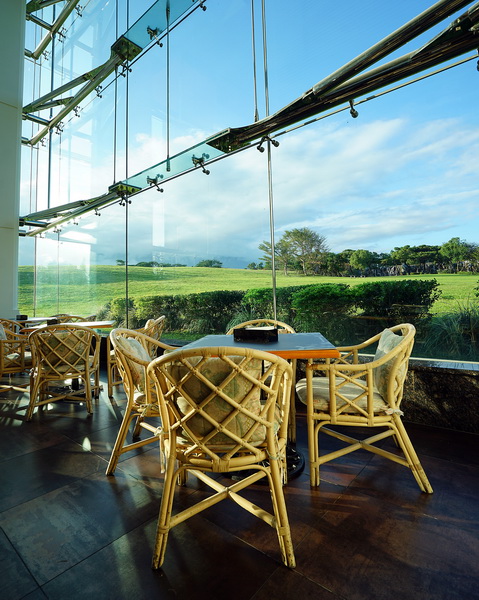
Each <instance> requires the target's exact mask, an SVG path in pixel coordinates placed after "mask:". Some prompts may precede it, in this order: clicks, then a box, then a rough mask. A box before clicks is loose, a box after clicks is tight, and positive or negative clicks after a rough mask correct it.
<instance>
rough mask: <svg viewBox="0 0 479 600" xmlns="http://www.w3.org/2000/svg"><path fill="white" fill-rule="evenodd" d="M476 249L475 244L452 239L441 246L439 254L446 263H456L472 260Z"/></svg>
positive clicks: (456, 238) (455, 238)
mask: <svg viewBox="0 0 479 600" xmlns="http://www.w3.org/2000/svg"><path fill="white" fill-rule="evenodd" d="M477 248H478V247H477V244H472V243H470V242H466V240H461V239H459V238H458V237H453V238H451V239H450V240H449V241H448V242H446V243H444V244H443V245H442V246H441V248H440V250H439V254H440V255H441V256H442V257H443V258H444V259H445V260H446V261H448V262H451V263H458V262H462V261H464V260H473V259H474V258H475V255H476V253H477Z"/></svg>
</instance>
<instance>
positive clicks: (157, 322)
mask: <svg viewBox="0 0 479 600" xmlns="http://www.w3.org/2000/svg"><path fill="white" fill-rule="evenodd" d="M165 324H166V317H165V316H161V317H158V318H157V319H148V321H147V322H146V323H145V326H144V327H140V328H139V329H134V330H129V331H138V332H139V333H143V334H145V335H147V336H148V337H150V338H152V339H154V340H156V341H159V340H160V338H161V334H162V333H163V330H164V328H165ZM155 352H156V347H155V346H154V345H152V346H151V347H149V348H148V353H149V354H150V356H151V358H156V354H155ZM106 373H107V384H108V396H109V397H110V398H111V397H112V396H113V388H114V387H115V386H117V385H120V383H122V382H123V380H122V378H121V375H120V371H119V369H118V365H117V360H116V356H115V351H114V349H113V345H112V343H111V340H110V336H108V337H107V339H106Z"/></svg>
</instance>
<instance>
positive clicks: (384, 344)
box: [373, 329, 407, 397]
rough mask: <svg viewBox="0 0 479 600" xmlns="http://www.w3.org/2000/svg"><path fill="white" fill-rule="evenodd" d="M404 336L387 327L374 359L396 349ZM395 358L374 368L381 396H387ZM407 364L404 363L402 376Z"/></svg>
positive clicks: (376, 384)
mask: <svg viewBox="0 0 479 600" xmlns="http://www.w3.org/2000/svg"><path fill="white" fill-rule="evenodd" d="M403 339H404V338H403V337H402V336H400V335H396V334H395V333H394V332H392V331H391V330H390V329H385V330H384V331H383V332H382V334H381V337H380V338H379V343H378V349H377V350H376V354H375V355H374V360H379V359H381V358H383V356H385V355H386V354H389V352H391V350H394V348H396V346H397V345H398V344H400V343H401V342H402V341H403ZM393 364H394V360H388V361H387V362H385V363H383V364H382V365H379V366H378V367H377V368H375V369H374V375H373V377H374V385H375V387H376V388H377V389H378V391H379V393H380V394H381V396H383V397H386V396H387V387H388V382H389V373H390V372H391V369H392V367H393ZM406 370H407V364H404V366H403V368H402V372H401V373H400V376H401V377H403V376H405V375H406Z"/></svg>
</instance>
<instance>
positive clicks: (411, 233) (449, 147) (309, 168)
mask: <svg viewBox="0 0 479 600" xmlns="http://www.w3.org/2000/svg"><path fill="white" fill-rule="evenodd" d="M204 139H205V135H204V133H203V132H201V131H196V132H194V133H192V134H191V135H190V136H184V137H182V138H178V139H176V140H172V144H171V147H172V148H174V149H175V150H174V151H175V152H176V151H178V150H179V149H181V150H185V149H187V148H189V147H191V146H194V145H195V144H197V143H198V142H200V141H201V140H204ZM278 139H279V141H280V146H279V147H278V148H274V147H273V148H272V167H273V169H272V177H273V200H274V219H275V230H276V239H279V237H280V236H281V234H282V233H283V232H284V231H285V230H287V229H292V228H294V227H311V228H313V229H315V230H317V231H318V232H319V233H321V234H322V235H325V236H326V238H327V241H328V244H329V246H330V247H331V249H332V250H333V251H335V252H339V251H341V250H343V249H344V248H359V247H362V248H368V249H375V250H377V251H389V250H391V249H392V248H393V247H394V246H397V245H405V244H413V245H414V244H421V243H432V244H439V243H442V242H444V241H446V240H447V239H450V237H453V236H454V235H459V237H461V238H463V239H468V240H469V241H477V238H476V239H474V237H471V236H473V235H474V234H473V233H472V232H475V231H478V230H479V228H478V226H479V222H478V221H479V214H478V213H479V202H478V199H479V186H478V184H477V174H476V171H477V168H476V164H475V162H476V160H475V158H476V156H477V149H478V146H479V130H477V129H472V128H470V127H467V126H466V125H465V124H464V123H461V122H460V121H458V120H451V119H449V120H443V121H441V120H436V121H431V122H421V123H420V124H419V125H418V124H415V123H412V122H409V121H408V120H405V119H390V120H384V119H383V120H376V121H370V122H368V121H365V122H364V123H360V122H359V123H358V122H354V125H351V124H350V123H348V124H344V122H341V121H329V122H326V121H322V122H320V123H319V124H316V125H314V126H311V127H309V128H303V129H299V130H297V131H296V132H294V133H290V134H288V135H284V136H280V138H278ZM164 152H165V144H164V140H162V139H156V138H152V137H150V136H147V135H139V136H137V137H136V140H135V148H132V149H131V151H130V156H131V157H132V159H131V161H130V162H131V164H130V166H131V169H130V171H131V172H139V171H141V170H144V169H146V168H148V167H150V166H152V165H153V164H155V162H160V157H161V156H164ZM133 157H134V158H133ZM157 159H158V160H157ZM103 162H104V164H106V163H108V160H107V159H106V158H105V161H103ZM133 165H134V168H133ZM102 168H104V167H103V166H102V165H98V171H99V172H100V171H101V169H102ZM208 168H209V170H210V171H211V174H210V175H208V176H206V175H204V174H203V173H202V172H201V170H200V169H198V170H197V171H195V172H193V173H190V174H188V175H185V176H183V177H179V178H177V179H175V180H174V181H171V182H166V183H165V184H164V185H163V186H162V187H164V193H162V194H161V193H158V192H157V191H156V190H151V191H147V192H145V193H142V194H140V195H138V196H136V197H134V198H133V199H132V204H131V206H130V208H129V215H130V217H129V225H128V226H129V239H130V241H131V246H130V260H131V262H137V261H139V260H146V259H148V257H151V256H152V255H153V254H152V253H153V252H157V253H158V252H159V253H160V254H161V252H162V251H163V250H162V249H158V248H157V249H156V250H154V249H153V246H154V245H155V244H156V245H158V244H160V243H162V242H163V243H164V246H166V247H167V248H168V249H170V250H171V251H172V252H173V253H177V255H178V257H180V258H179V259H178V260H179V262H182V261H181V256H188V257H190V259H191V260H195V259H197V260H200V259H202V258H207V257H217V256H231V257H242V258H243V260H244V261H246V262H250V261H251V260H258V258H259V255H260V253H259V251H258V244H259V243H260V242H261V241H262V240H265V239H269V204H268V203H269V194H268V179H267V153H266V152H264V153H260V152H258V151H257V150H256V149H254V148H252V149H248V150H245V151H244V152H241V153H239V154H237V155H235V156H230V157H227V158H225V159H223V160H220V161H217V162H215V163H213V164H211V165H210V166H209V167H208ZM102 177H103V178H104V175H103V176H102ZM77 183H78V185H79V186H80V181H78V182H77ZM124 213H125V209H124V208H123V207H120V206H118V205H116V206H114V207H112V208H109V209H108V210H105V211H103V215H104V216H103V217H102V218H101V219H98V218H96V217H93V216H91V217H89V218H88V219H86V220H85V221H84V224H85V225H86V224H88V226H89V227H90V229H89V230H88V233H89V234H90V235H96V239H97V244H98V248H97V250H98V252H99V254H100V255H102V256H103V257H104V258H103V259H102V260H103V261H104V262H105V261H106V262H108V261H110V262H114V260H115V259H116V258H119V257H120V256H121V252H122V249H123V248H124V243H125V241H124V233H123V231H124V223H125V214H124ZM82 221H83V220H82ZM81 223H82V222H81ZM92 223H93V224H95V225H93V230H92V229H91V227H92ZM80 228H81V226H80ZM95 231H96V234H95ZM191 257H192V258H191ZM150 259H151V258H150ZM245 264H246V263H245Z"/></svg>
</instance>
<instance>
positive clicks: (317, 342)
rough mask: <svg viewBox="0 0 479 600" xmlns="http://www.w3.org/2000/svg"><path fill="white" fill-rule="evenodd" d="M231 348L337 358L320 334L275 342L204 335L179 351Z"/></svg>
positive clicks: (292, 336)
mask: <svg viewBox="0 0 479 600" xmlns="http://www.w3.org/2000/svg"><path fill="white" fill-rule="evenodd" d="M216 346H231V347H232V348H254V349H255V350H263V351H264V352H271V353H272V354H276V355H277V356H281V358H288V359H295V358H303V359H307V358H338V357H339V356H340V354H339V351H338V350H337V349H336V348H335V346H333V344H331V342H329V341H328V340H327V339H326V338H325V337H324V336H323V335H322V334H321V333H280V334H279V335H278V341H277V342H267V343H264V344H262V343H259V342H235V341H234V337H233V336H232V335H206V336H204V337H202V338H200V339H199V340H196V341H194V342H191V343H189V344H187V345H186V346H183V347H182V348H181V349H182V350H185V349H189V348H204V347H207V348H212V347H216Z"/></svg>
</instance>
